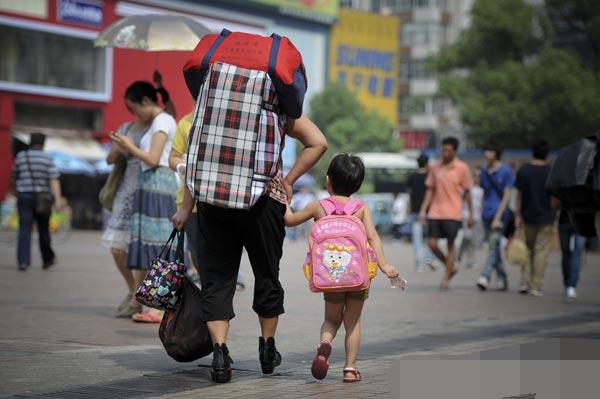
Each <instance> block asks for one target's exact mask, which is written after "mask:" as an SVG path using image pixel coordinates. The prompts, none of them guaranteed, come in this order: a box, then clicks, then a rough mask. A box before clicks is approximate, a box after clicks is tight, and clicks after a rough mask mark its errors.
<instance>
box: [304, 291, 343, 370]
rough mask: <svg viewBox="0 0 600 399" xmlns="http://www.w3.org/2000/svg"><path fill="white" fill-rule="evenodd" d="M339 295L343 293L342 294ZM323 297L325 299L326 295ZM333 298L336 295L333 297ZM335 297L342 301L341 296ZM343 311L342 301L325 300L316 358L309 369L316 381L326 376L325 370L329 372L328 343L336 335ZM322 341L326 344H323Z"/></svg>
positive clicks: (329, 347) (329, 346)
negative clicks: (323, 317) (323, 318)
mask: <svg viewBox="0 0 600 399" xmlns="http://www.w3.org/2000/svg"><path fill="white" fill-rule="evenodd" d="M341 294H344V293H343V292H342V293H341ZM325 297H326V298H327V295H325ZM333 297H334V298H335V297H336V295H333ZM337 297H338V298H337V299H343V296H342V298H339V294H338V295H337ZM330 299H331V298H330ZM343 311H344V301H343V300H341V301H339V300H336V301H335V302H331V301H328V300H325V320H323V324H322V325H321V342H320V343H319V347H318V348H317V356H315V358H314V360H313V363H312V366H311V368H310V371H311V373H312V375H313V377H315V378H316V379H318V380H322V379H323V378H325V377H326V376H327V370H329V362H328V359H329V356H330V355H331V344H330V343H331V341H333V338H334V337H335V335H336V334H337V331H338V329H339V328H340V324H342V319H343ZM324 341H327V342H328V343H323V342H324Z"/></svg>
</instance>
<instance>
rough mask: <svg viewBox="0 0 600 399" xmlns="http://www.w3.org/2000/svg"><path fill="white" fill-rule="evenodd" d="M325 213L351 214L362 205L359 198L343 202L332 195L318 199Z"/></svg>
mask: <svg viewBox="0 0 600 399" xmlns="http://www.w3.org/2000/svg"><path fill="white" fill-rule="evenodd" d="M319 203H320V204H321V206H322V207H323V210H324V211H325V214H326V215H328V216H329V215H352V214H354V213H356V211H358V210H359V209H360V208H361V207H362V206H363V202H362V201H361V200H355V199H350V200H349V201H348V202H346V203H345V204H344V203H342V202H340V201H337V200H336V199H334V198H333V197H329V198H325V199H322V200H320V201H319Z"/></svg>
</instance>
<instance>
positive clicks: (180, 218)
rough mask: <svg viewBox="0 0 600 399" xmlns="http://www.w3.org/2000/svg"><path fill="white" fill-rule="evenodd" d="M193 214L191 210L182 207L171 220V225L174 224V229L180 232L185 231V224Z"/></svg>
mask: <svg viewBox="0 0 600 399" xmlns="http://www.w3.org/2000/svg"><path fill="white" fill-rule="evenodd" d="M191 214H192V210H191V209H185V208H184V207H181V208H180V209H179V210H178V211H177V212H175V214H174V215H173V217H172V218H171V223H173V227H174V228H176V229H177V230H180V231H181V230H183V227H184V226H185V222H186V221H187V220H188V218H189V217H190V215H191Z"/></svg>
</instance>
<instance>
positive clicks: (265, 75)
mask: <svg viewBox="0 0 600 399" xmlns="http://www.w3.org/2000/svg"><path fill="white" fill-rule="evenodd" d="M184 75H185V78H186V82H187V85H188V87H189V89H190V92H191V93H192V95H193V96H194V98H196V100H197V101H196V112H195V114H194V122H193V124H192V128H191V130H190V135H189V139H188V152H187V162H186V163H187V170H186V184H187V186H188V188H189V189H190V192H192V193H193V195H194V198H195V200H196V201H199V202H203V203H208V204H212V205H216V206H220V207H223V208H234V209H249V208H250V207H252V205H254V204H255V203H256V201H258V199H259V198H260V197H262V196H263V195H265V194H267V192H268V191H269V189H270V188H272V187H273V186H276V184H274V182H275V181H277V179H281V178H282V176H281V174H282V159H281V152H282V150H283V146H284V140H285V133H286V126H287V120H288V117H291V118H298V117H300V115H301V114H302V102H303V100H304V94H305V92H306V77H305V73H304V66H303V65H302V57H301V56H300V53H298V51H297V50H296V48H295V47H294V46H293V45H292V44H291V42H290V41H289V40H288V39H287V38H282V37H280V36H279V35H276V34H273V35H272V36H270V37H263V36H258V35H253V34H249V33H240V32H234V33H231V32H229V31H227V30H223V32H221V34H220V35H209V36H206V37H204V38H203V39H202V40H201V41H200V43H199V44H198V46H197V47H196V49H195V50H194V54H193V55H192V58H191V59H190V60H189V61H188V63H187V64H186V65H185V67H184Z"/></svg>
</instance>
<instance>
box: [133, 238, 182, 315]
mask: <svg viewBox="0 0 600 399" xmlns="http://www.w3.org/2000/svg"><path fill="white" fill-rule="evenodd" d="M176 237H177V249H176V251H175V259H174V260H173V261H170V260H169V255H170V254H171V246H172V245H173V241H174V240H175V238H176ZM183 240H184V232H183V230H182V231H178V230H176V229H173V232H172V233H171V236H170V237H169V239H168V240H167V242H166V243H165V245H164V246H163V248H162V249H161V251H160V253H159V254H158V256H157V257H156V258H155V259H153V260H152V261H151V262H150V270H149V271H148V274H147V275H146V278H145V279H144V281H142V284H140V286H139V287H138V290H137V292H136V293H135V299H137V301H138V302H139V303H141V304H142V305H146V306H148V307H151V308H155V309H160V310H165V309H173V308H174V307H175V306H176V305H177V302H178V301H179V298H180V297H181V291H182V290H181V288H182V287H183V280H184V278H185V264H184V261H183ZM165 252H166V254H165ZM163 256H164V257H163Z"/></svg>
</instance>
